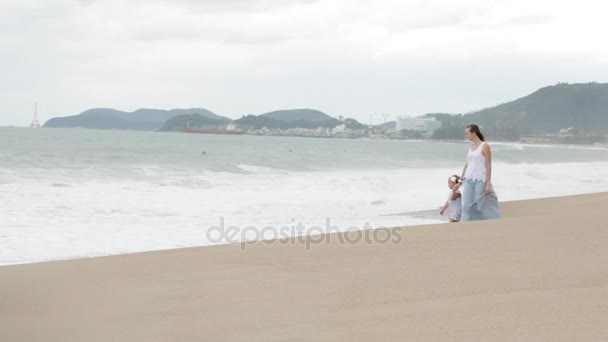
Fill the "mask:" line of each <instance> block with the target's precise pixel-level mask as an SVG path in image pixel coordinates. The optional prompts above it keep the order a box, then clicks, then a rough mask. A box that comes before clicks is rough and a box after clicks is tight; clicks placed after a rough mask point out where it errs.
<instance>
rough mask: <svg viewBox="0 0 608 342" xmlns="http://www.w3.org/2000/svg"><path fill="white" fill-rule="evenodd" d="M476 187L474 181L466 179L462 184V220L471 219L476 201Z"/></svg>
mask: <svg viewBox="0 0 608 342" xmlns="http://www.w3.org/2000/svg"><path fill="white" fill-rule="evenodd" d="M474 198H475V187H474V185H473V182H471V181H470V180H465V181H464V183H463V184H462V216H461V217H460V221H461V222H466V221H470V220H471V208H472V207H473V204H474V202H475V200H474Z"/></svg>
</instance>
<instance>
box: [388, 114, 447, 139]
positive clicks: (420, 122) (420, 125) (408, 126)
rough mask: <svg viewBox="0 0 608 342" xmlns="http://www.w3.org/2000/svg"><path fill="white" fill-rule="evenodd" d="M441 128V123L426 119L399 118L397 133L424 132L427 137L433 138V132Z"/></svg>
mask: <svg viewBox="0 0 608 342" xmlns="http://www.w3.org/2000/svg"><path fill="white" fill-rule="evenodd" d="M439 128H441V121H438V120H436V119H434V118H433V119H425V118H408V117H397V131H403V130H408V131H416V132H422V133H423V134H424V135H426V136H431V135H432V134H433V132H435V131H436V130H437V129H439Z"/></svg>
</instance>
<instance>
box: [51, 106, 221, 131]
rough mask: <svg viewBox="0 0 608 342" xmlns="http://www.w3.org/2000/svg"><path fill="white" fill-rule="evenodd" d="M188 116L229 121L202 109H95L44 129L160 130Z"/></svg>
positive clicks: (52, 123)
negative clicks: (169, 121)
mask: <svg viewBox="0 0 608 342" xmlns="http://www.w3.org/2000/svg"><path fill="white" fill-rule="evenodd" d="M186 114H187V115H190V114H198V115H201V116H203V117H206V118H209V119H214V120H224V119H227V118H225V117H223V116H219V115H217V114H214V113H212V112H210V111H208V110H206V109H202V108H191V109H172V110H159V109H138V110H136V111H134V112H123V111H119V110H115V109H110V108H94V109H89V110H86V111H84V112H82V113H80V114H78V115H74V116H66V117H56V118H52V119H50V120H48V121H47V122H46V123H45V124H44V127H52V128H71V127H82V128H96V129H130V130H158V129H159V128H161V127H162V126H163V124H164V123H165V122H166V121H167V120H169V119H171V118H173V117H176V116H179V115H186ZM228 120H229V119H228Z"/></svg>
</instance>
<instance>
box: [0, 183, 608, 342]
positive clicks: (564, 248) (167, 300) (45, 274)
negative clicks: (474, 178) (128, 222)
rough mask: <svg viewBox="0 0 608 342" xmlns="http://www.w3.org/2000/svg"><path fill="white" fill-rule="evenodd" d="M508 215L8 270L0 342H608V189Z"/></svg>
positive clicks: (518, 206) (525, 205)
mask: <svg viewBox="0 0 608 342" xmlns="http://www.w3.org/2000/svg"><path fill="white" fill-rule="evenodd" d="M502 210H503V215H504V216H505V218H504V219H502V220H499V221H485V222H473V223H466V224H443V225H434V226H423V227H408V228H402V229H399V228H397V229H393V230H390V233H391V234H393V235H392V236H393V237H396V236H397V235H396V234H400V236H401V238H402V241H401V243H399V244H391V243H388V244H378V243H376V244H365V243H359V244H354V245H352V244H340V243H339V240H338V235H331V236H330V238H331V242H332V243H331V244H328V245H326V244H317V245H313V246H312V247H311V250H310V251H306V249H305V247H304V246H303V245H301V244H298V245H290V244H280V243H278V242H275V243H274V244H271V245H270V244H256V245H250V246H247V247H248V248H247V251H246V252H241V251H240V249H239V246H235V245H231V246H216V247H203V248H191V249H181V250H171V251H160V252H150V253H140V254H132V255H121V256H112V257H104V258H93V259H81V260H70V261H60V262H49V263H40V264H31V265H19V266H5V267H0V341H3V342H4V341H6V342H10V341H62V342H63V341H318V340H327V341H337V340H340V341H382V340H400V341H404V340H411V341H477V340H488V341H606V340H608V224H607V223H606V221H607V219H608V215H607V212H608V194H607V193H603V194H594V195H584V196H573V197H563V198H554V199H545V200H533V201H521V202H511V203H504V204H503V205H502ZM384 232H385V233H387V232H389V231H388V230H387V231H384ZM351 237H353V236H352V235H351Z"/></svg>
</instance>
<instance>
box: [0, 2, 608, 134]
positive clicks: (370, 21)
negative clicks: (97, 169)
mask: <svg viewBox="0 0 608 342" xmlns="http://www.w3.org/2000/svg"><path fill="white" fill-rule="evenodd" d="M607 12H608V5H606V4H605V2H603V1H590V0H577V1H561V0H557V1H556V0H552V1H549V0H547V1H545V0H542V1H541V0H508V1H503V0H500V1H491V0H458V1H453V0H420V1H418V0H416V1H409V0H395V1H385V0H207V1H205V0H201V1H195V0H174V1H169V0H99V1H96V0H80V1H77V0H0V125H28V124H29V122H30V121H31V118H32V113H33V104H34V102H36V101H37V102H39V103H40V117H41V121H43V122H44V121H46V120H47V119H49V118H50V117H53V116H66V115H74V114H78V113H79V112H81V111H83V110H86V109H88V108H93V107H111V108H116V109H120V110H126V111H132V110H135V109H137V108H142V107H144V108H162V109H171V108H189V107H203V108H207V109H209V110H211V111H213V112H216V113H218V114H222V115H226V116H229V117H232V118H238V117H240V116H241V115H243V114H249V113H253V114H259V113H263V112H266V111H270V110H275V109H286V108H315V109H319V110H322V111H325V112H327V113H328V114H331V115H334V116H338V115H344V116H351V117H354V118H356V119H359V120H361V121H363V122H368V121H369V115H370V114H379V113H383V112H386V113H390V114H391V118H394V117H395V116H397V115H411V116H415V115H422V114H425V113H428V112H451V113H459V112H467V111H472V110H476V109H481V108H484V107H489V106H493V105H495V104H498V103H501V102H506V101H509V100H512V99H515V98H518V97H521V96H524V95H526V94H528V93H530V92H532V91H534V90H536V89H538V88H540V87H542V86H545V85H551V84H555V83H557V82H560V81H561V82H571V83H574V82H589V81H598V82H606V81H608V44H606V36H605V35H606V32H608V20H606V18H605V16H606V13H607ZM379 118H380V116H379V115H375V116H374V118H373V120H374V122H377V121H378V120H380V119H379ZM389 119H390V118H389Z"/></svg>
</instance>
